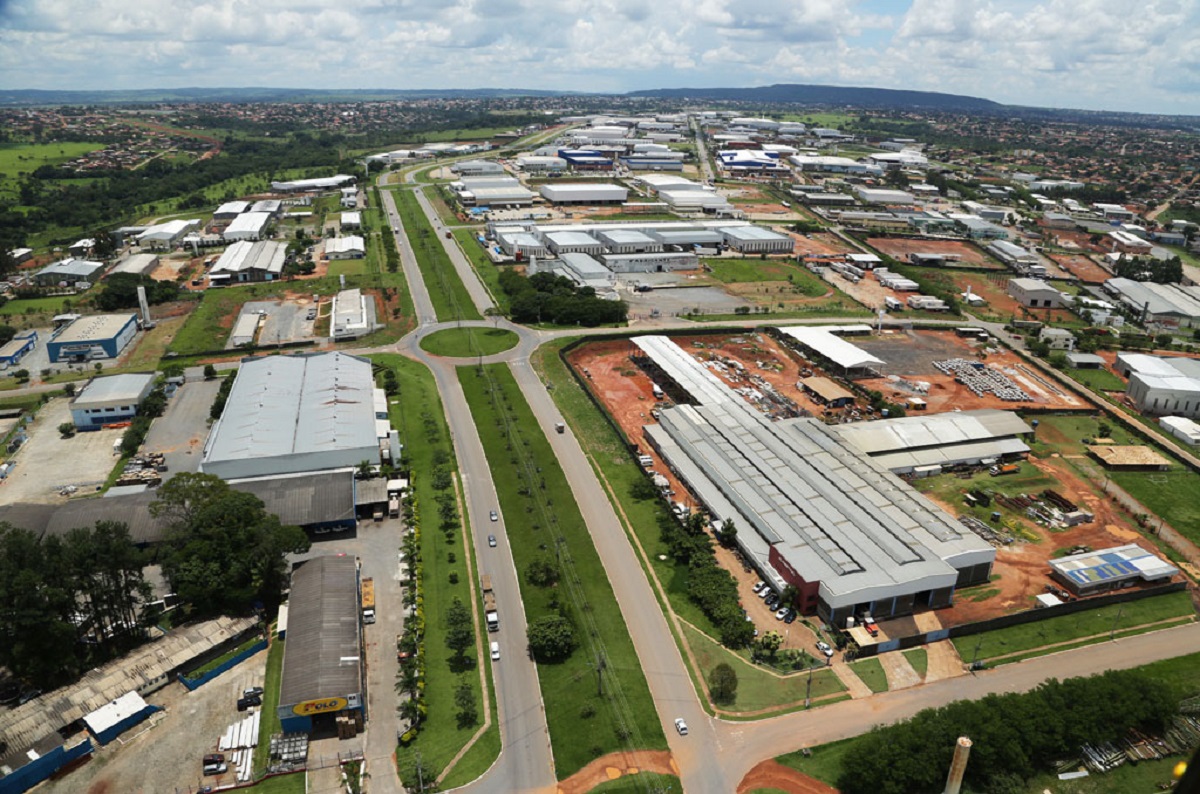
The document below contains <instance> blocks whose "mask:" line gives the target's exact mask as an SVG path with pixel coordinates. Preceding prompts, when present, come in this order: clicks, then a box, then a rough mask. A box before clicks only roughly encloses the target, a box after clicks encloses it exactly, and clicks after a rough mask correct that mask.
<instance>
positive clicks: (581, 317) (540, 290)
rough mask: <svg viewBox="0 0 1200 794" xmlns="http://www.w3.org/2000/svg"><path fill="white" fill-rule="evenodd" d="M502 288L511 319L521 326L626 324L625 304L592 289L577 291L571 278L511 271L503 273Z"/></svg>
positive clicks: (626, 311) (584, 288) (579, 289)
mask: <svg viewBox="0 0 1200 794" xmlns="http://www.w3.org/2000/svg"><path fill="white" fill-rule="evenodd" d="M500 288H501V289H503V290H504V291H505V293H507V294H508V296H509V299H510V303H509V305H510V307H511V312H512V319H513V321H514V322H518V323H557V324H558V325H582V326H586V327H589V328H591V327H595V326H597V325H606V324H608V323H623V322H625V318H626V315H627V313H628V307H627V306H626V304H625V302H624V301H610V300H605V299H604V298H599V297H597V296H596V290H594V289H592V288H591V287H577V286H575V283H574V282H573V281H571V280H570V279H569V278H564V277H563V276H556V275H554V274H553V273H535V274H534V275H532V276H530V277H529V278H526V277H524V276H521V275H518V274H517V273H515V272H514V271H512V270H511V269H508V270H501V271H500Z"/></svg>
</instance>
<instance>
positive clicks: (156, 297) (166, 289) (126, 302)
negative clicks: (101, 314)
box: [95, 273, 179, 312]
mask: <svg viewBox="0 0 1200 794" xmlns="http://www.w3.org/2000/svg"><path fill="white" fill-rule="evenodd" d="M138 287H145V288H146V301H147V302H148V303H150V304H151V305H154V304H156V303H166V302H167V301H173V300H175V299H177V298H178V297H179V285H178V284H176V283H175V282H174V281H156V280H155V279H152V278H150V277H149V276H139V275H137V274H136V273H114V274H113V275H111V276H109V277H108V278H106V279H104V286H103V287H101V288H100V292H98V293H97V294H96V297H95V303H96V308H98V309H100V310H101V311H106V312H113V311H117V310H118V309H136V308H137V307H138V296H137V288H138Z"/></svg>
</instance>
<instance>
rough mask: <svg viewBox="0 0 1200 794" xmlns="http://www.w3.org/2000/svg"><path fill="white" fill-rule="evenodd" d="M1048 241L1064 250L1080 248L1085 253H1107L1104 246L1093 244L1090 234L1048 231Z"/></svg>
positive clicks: (1062, 230)
mask: <svg viewBox="0 0 1200 794" xmlns="http://www.w3.org/2000/svg"><path fill="white" fill-rule="evenodd" d="M1045 234H1046V239H1047V240H1048V241H1050V242H1052V243H1054V244H1055V245H1059V246H1061V247H1063V248H1078V249H1079V250H1080V251H1082V252H1084V253H1091V254H1103V253H1107V251H1106V250H1105V248H1104V246H1102V245H1097V244H1096V243H1093V242H1092V234H1091V233H1090V232H1077V231H1070V230H1067V229H1046V230H1045Z"/></svg>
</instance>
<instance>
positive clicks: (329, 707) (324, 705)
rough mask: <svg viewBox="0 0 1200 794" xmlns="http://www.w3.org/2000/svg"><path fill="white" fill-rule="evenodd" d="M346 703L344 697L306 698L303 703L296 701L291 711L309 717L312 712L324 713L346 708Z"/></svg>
mask: <svg viewBox="0 0 1200 794" xmlns="http://www.w3.org/2000/svg"><path fill="white" fill-rule="evenodd" d="M346 705H347V703H346V699H345V698H321V699H319V700H306V701H304V702H303V703H297V704H296V705H294V706H292V713H293V714H299V715H300V716H301V717H310V716H312V715H313V714H324V713H325V712H327V711H341V710H342V709H344V708H346Z"/></svg>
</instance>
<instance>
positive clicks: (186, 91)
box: [0, 88, 566, 107]
mask: <svg viewBox="0 0 1200 794" xmlns="http://www.w3.org/2000/svg"><path fill="white" fill-rule="evenodd" d="M564 93H566V92H563V91H536V90H533V89H524V88H469V89H448V88H447V89H412V90H405V89H391V88H374V89H359V88H346V89H342V88H337V89H334V88H330V89H321V88H144V89H133V90H127V91H120V90H118V91H50V90H42V89H21V90H11V89H9V90H6V89H0V106H9V107H11V106H39V105H136V104H148V103H157V102H170V103H179V102H234V103H243V102H246V103H249V102H379V101H384V100H396V99H429V98H439V97H445V98H450V99H452V98H486V97H519V96H561V95H563V94H564Z"/></svg>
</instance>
